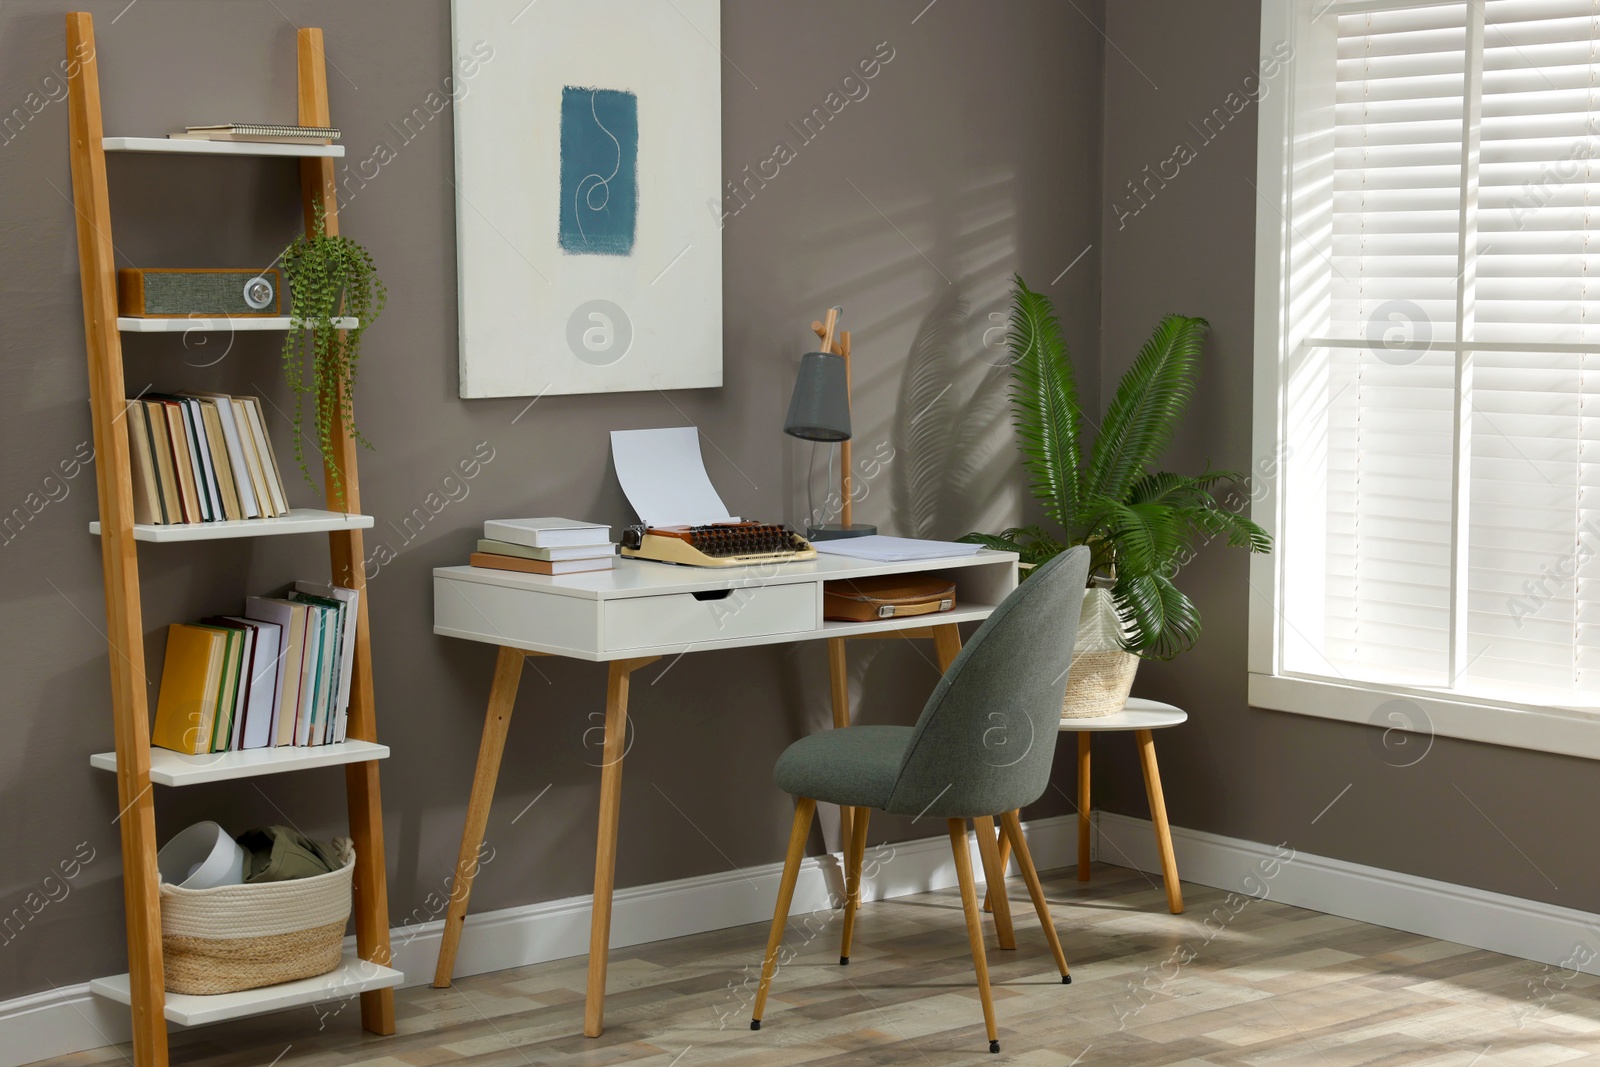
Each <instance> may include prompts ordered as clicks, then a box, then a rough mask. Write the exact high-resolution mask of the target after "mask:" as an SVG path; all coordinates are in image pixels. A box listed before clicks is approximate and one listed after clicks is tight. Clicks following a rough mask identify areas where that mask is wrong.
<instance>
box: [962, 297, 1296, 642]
mask: <svg viewBox="0 0 1600 1067" xmlns="http://www.w3.org/2000/svg"><path fill="white" fill-rule="evenodd" d="M1208 328H1209V327H1208V326H1207V323H1206V321H1205V320H1204V319H1197V318H1188V317H1185V316H1182V315H1168V316H1167V317H1166V318H1164V319H1162V320H1161V324H1160V325H1159V326H1158V327H1157V328H1156V331H1155V333H1154V335H1153V336H1151V338H1150V340H1149V342H1148V343H1147V344H1145V346H1144V348H1142V349H1141V350H1140V352H1139V355H1138V357H1137V358H1136V359H1135V360H1134V361H1133V365H1132V367H1130V368H1129V370H1128V372H1127V374H1125V375H1124V376H1123V378H1122V381H1121V382H1120V383H1119V384H1118V386H1117V391H1116V394H1115V395H1114V396H1113V397H1112V400H1111V404H1110V406H1109V408H1108V409H1107V411H1106V416H1105V419H1104V421H1103V422H1102V423H1101V426H1100V432H1099V435H1098V436H1097V437H1096V439H1095V442H1094V446H1093V447H1092V448H1091V449H1089V450H1088V453H1089V454H1088V456H1087V459H1085V457H1084V455H1083V449H1082V448H1081V446H1080V443H1079V440H1078V433H1079V427H1080V425H1081V423H1082V412H1081V411H1080V408H1079V402H1078V394H1077V386H1076V383H1075V382H1074V379H1073V373H1072V364H1071V363H1070V362H1069V361H1068V357H1067V350H1066V345H1065V343H1064V342H1063V341H1062V338H1061V328H1060V325H1059V323H1057V321H1056V318H1055V313H1054V312H1053V310H1052V309H1051V307H1050V301H1049V300H1048V299H1047V298H1046V297H1045V296H1043V295H1042V294H1040V293H1036V292H1034V291H1033V290H1031V289H1029V288H1028V287H1027V285H1026V284H1024V282H1023V281H1022V279H1021V278H1017V279H1016V284H1015V286H1014V288H1013V291H1012V309H1011V331H1010V344H1011V351H1012V354H1013V356H1014V357H1015V359H1014V363H1013V365H1012V368H1011V380H1012V387H1011V404H1012V410H1013V421H1014V423H1015V426H1016V431H1017V445H1018V449H1019V450H1020V451H1021V453H1022V462H1023V466H1024V468H1025V469H1026V470H1027V472H1028V477H1029V488H1030V490H1031V491H1032V493H1033V495H1034V496H1036V497H1037V498H1039V500H1040V501H1041V502H1042V503H1043V504H1044V509H1045V513H1046V514H1047V515H1048V516H1049V517H1050V518H1051V519H1053V520H1054V521H1055V522H1056V523H1058V524H1060V527H1061V529H1060V531H1056V530H1047V529H1044V528H1042V527H1039V526H1024V527H1014V528H1012V529H1009V530H1006V531H1005V532H1004V533H1002V534H1000V535H999V536H993V535H989V534H968V535H967V536H966V537H963V538H962V540H963V541H967V542H970V543H974V544H981V545H985V546H987V547H989V548H998V549H1002V550H1004V551H1008V552H1016V553H1017V554H1018V555H1019V556H1020V557H1021V559H1022V562H1023V563H1026V564H1037V563H1042V562H1044V561H1045V560H1047V559H1049V558H1050V557H1051V556H1054V555H1055V554H1057V553H1058V552H1061V551H1063V550H1064V549H1065V548H1067V547H1068V546H1070V545H1080V544H1081V545H1088V546H1089V548H1090V551H1091V564H1090V566H1091V573H1092V574H1095V575H1098V576H1111V577H1114V579H1115V584H1114V585H1113V587H1112V596H1113V598H1114V599H1115V601H1116V605H1117V614H1118V616H1119V617H1120V618H1121V620H1122V623H1123V627H1124V633H1125V637H1124V642H1123V645H1124V647H1125V648H1126V649H1127V650H1128V651H1130V652H1134V653H1137V654H1138V655H1141V656H1146V657H1149V658H1152V659H1170V658H1172V657H1173V656H1176V655H1178V654H1179V653H1181V652H1184V651H1186V650H1187V649H1189V648H1191V647H1193V646H1194V643H1195V641H1196V640H1198V639H1199V637H1200V612H1199V610H1198V609H1197V608H1196V607H1195V606H1194V604H1193V603H1192V602H1191V601H1190V600H1189V598H1188V597H1187V596H1185V595H1184V594H1183V592H1182V591H1181V590H1180V589H1178V587H1177V586H1176V585H1175V584H1173V580H1172V579H1173V577H1174V576H1175V575H1176V574H1177V572H1178V570H1179V568H1180V567H1182V566H1183V565H1184V564H1186V563H1187V562H1188V561H1189V560H1190V559H1191V558H1192V557H1193V555H1194V549H1195V547H1196V544H1197V542H1205V541H1211V540H1216V539H1221V540H1224V541H1226V543H1227V544H1229V545H1233V546H1237V547H1241V548H1247V549H1249V550H1250V551H1252V552H1268V551H1271V549H1272V541H1271V538H1269V537H1268V536H1267V533H1266V531H1264V530H1263V529H1261V527H1259V526H1257V525H1256V524H1255V523H1253V522H1251V521H1250V520H1249V519H1247V518H1245V517H1244V516H1243V515H1240V514H1237V513H1236V512H1235V511H1234V510H1233V507H1234V505H1233V501H1232V500H1231V499H1230V500H1229V502H1228V505H1227V506H1224V504H1223V503H1222V502H1220V501H1219V500H1218V499H1217V496H1216V495H1215V494H1214V490H1216V489H1217V487H1218V486H1220V485H1224V484H1225V483H1234V482H1243V481H1244V480H1245V479H1244V478H1243V477H1242V476H1241V475H1240V474H1238V473H1237V472H1235V471H1228V470H1211V469H1210V468H1209V466H1208V468H1207V470H1206V471H1205V472H1204V473H1202V474H1199V475H1187V474H1175V473H1172V472H1170V471H1151V470H1150V465H1151V464H1152V463H1154V462H1155V461H1156V460H1157V459H1158V458H1159V457H1160V455H1161V454H1162V453H1163V452H1164V451H1165V450H1166V449H1167V447H1168V446H1169V445H1170V444H1171V443H1172V435H1173V430H1174V429H1175V427H1176V425H1177V422H1178V419H1179V418H1180V417H1181V416H1182V414H1183V411H1184V408H1185V407H1186V406H1187V405H1188V402H1189V399H1190V396H1191V395H1192V394H1193V392H1194V387H1195V376H1196V368H1197V365H1198V362H1199V357H1200V350H1201V345H1202V343H1203V342H1204V339H1205V334H1206V330H1207V329H1208ZM1084 468H1087V469H1086V470H1085V469H1084Z"/></svg>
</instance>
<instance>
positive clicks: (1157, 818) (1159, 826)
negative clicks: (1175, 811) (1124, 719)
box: [1134, 730, 1183, 915]
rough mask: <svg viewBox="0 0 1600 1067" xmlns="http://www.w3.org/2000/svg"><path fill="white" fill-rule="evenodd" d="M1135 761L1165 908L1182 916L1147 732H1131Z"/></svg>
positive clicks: (1152, 742) (1153, 745) (1175, 865)
mask: <svg viewBox="0 0 1600 1067" xmlns="http://www.w3.org/2000/svg"><path fill="white" fill-rule="evenodd" d="M1134 736H1135V737H1136V738H1138V740H1139V762H1140V763H1141V764H1142V765H1143V766H1144V792H1145V798H1146V799H1147V800H1149V801H1150V821H1151V822H1153V823H1155V826H1156V851H1158V852H1160V853H1161V878H1162V880H1163V881H1164V882H1166V884H1167V907H1168V909H1170V910H1171V912H1172V914H1174V915H1182V914H1183V887H1182V886H1181V885H1179V884H1178V861H1177V859H1176V858H1175V857H1174V856H1173V854H1172V828H1171V827H1170V826H1168V825H1167V802H1166V799H1165V798H1164V797H1163V796H1162V795H1161V771H1160V769H1159V768H1157V767H1156V742H1155V739H1154V738H1153V737H1151V736H1150V731H1149V730H1135V731H1134Z"/></svg>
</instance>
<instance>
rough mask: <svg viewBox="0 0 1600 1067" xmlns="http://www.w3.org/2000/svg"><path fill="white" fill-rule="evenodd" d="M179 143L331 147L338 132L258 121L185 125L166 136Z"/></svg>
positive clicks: (327, 128) (323, 128)
mask: <svg viewBox="0 0 1600 1067" xmlns="http://www.w3.org/2000/svg"><path fill="white" fill-rule="evenodd" d="M167 136H168V137H171V138H173V139H174V140H180V141H257V142H260V143H262V144H332V143H333V142H334V141H337V140H338V139H339V131H338V129H336V128H335V127H332V126H280V125H274V124H272V123H262V122H224V123H222V124H220V125H216V126H186V127H184V131H183V132H182V133H169V134H167Z"/></svg>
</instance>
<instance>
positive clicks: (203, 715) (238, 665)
mask: <svg viewBox="0 0 1600 1067" xmlns="http://www.w3.org/2000/svg"><path fill="white" fill-rule="evenodd" d="M359 597H360V594H359V593H357V592H356V591H355V590H354V589H343V588H340V587H338V586H332V585H324V584H317V583H313V582H296V583H295V585H294V588H293V589H292V590H290V591H289V592H287V593H285V594H284V595H283V596H281V597H251V598H250V599H249V600H247V601H246V602H245V607H244V614H242V615H226V616H213V617H212V618H209V619H203V620H201V621H200V622H198V623H181V622H176V623H173V624H172V625H171V626H169V627H167V655H166V663H165V666H164V667H163V668H162V671H161V694H160V696H159V697H158V698H157V701H156V721H155V726H154V727H153V728H152V729H151V731H150V740H151V743H153V744H156V745H159V746H160V747H162V748H169V749H172V750H173V751H174V752H182V753H184V754H185V755H190V756H200V755H206V754H208V753H213V752H239V751H243V750H245V749H253V748H274V747H277V746H281V745H328V744H335V743H337V742H340V741H343V740H344V739H345V725H346V720H347V718H348V715H349V710H350V675H351V671H352V668H353V666H354V660H355V648H356V609H357V604H358V603H359Z"/></svg>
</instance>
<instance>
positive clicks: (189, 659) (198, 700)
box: [150, 622, 227, 756]
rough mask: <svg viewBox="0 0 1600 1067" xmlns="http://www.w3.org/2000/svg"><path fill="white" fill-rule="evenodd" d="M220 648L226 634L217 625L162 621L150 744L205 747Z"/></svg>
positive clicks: (185, 749) (193, 750) (190, 749)
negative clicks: (162, 652)
mask: <svg viewBox="0 0 1600 1067" xmlns="http://www.w3.org/2000/svg"><path fill="white" fill-rule="evenodd" d="M226 649H227V635H226V634H225V633H224V632H223V631H221V630H214V629H210V628H209V627H205V626H190V625H189V624H187V623H182V622H175V623H173V624H172V625H170V626H168V627H167V658H166V662H165V664H164V665H163V666H162V668H161V695H160V697H159V698H158V699H157V701H156V724H155V726H154V727H153V728H152V729H151V731H150V743H151V744H153V745H159V746H160V747H162V748H169V749H171V750H172V751H174V752H182V753H184V754H186V755H190V756H198V755H201V754H203V753H206V752H209V751H210V750H211V730H212V725H213V724H214V723H215V722H216V719H217V693H218V691H219V690H220V689H221V688H222V684H221V683H222V666H223V660H224V659H225V658H226Z"/></svg>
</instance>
